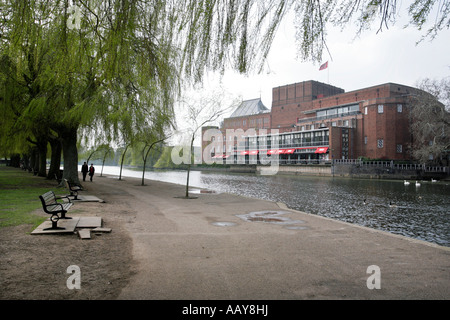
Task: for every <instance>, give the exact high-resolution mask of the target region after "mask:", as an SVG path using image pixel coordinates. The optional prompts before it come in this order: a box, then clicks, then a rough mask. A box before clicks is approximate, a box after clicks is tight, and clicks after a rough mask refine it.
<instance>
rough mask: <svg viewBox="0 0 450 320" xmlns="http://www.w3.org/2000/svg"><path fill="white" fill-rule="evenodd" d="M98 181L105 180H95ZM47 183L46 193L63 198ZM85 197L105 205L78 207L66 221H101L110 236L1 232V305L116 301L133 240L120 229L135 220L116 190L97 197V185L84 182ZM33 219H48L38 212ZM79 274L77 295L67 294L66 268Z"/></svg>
mask: <svg viewBox="0 0 450 320" xmlns="http://www.w3.org/2000/svg"><path fill="white" fill-rule="evenodd" d="M96 178H97V179H96V180H98V181H101V180H102V179H103V180H104V179H107V178H99V177H96ZM55 185H56V183H55V182H54V181H53V182H52V181H49V182H48V186H49V190H54V191H55V192H56V193H57V194H67V192H66V190H63V189H58V188H56V187H55ZM85 186H86V187H87V189H88V191H86V193H89V194H96V193H98V194H99V196H104V197H105V198H106V199H107V200H106V203H98V202H86V203H83V202H77V203H76V204H75V205H74V206H73V207H72V209H71V210H70V211H69V214H68V216H77V217H83V216H85V217H101V218H102V219H103V225H104V227H108V228H111V229H112V232H111V233H102V234H100V233H99V234H92V239H90V240H80V239H79V237H78V235H77V234H66V235H30V234H29V233H30V232H31V231H32V230H31V226H29V225H21V226H17V227H7V228H1V229H0V288H1V290H0V299H26V300H29V299H56V300H66V299H89V300H99V299H116V298H117V297H118V295H119V293H120V292H121V290H122V288H123V287H124V286H125V285H126V284H127V283H128V281H129V278H130V276H131V275H132V274H133V268H132V266H133V262H132V240H131V237H130V235H129V233H128V231H127V230H126V229H125V224H126V223H128V222H132V221H133V219H134V217H135V215H134V213H133V212H132V211H130V210H129V209H128V208H127V205H126V203H127V201H128V200H129V199H130V198H132V196H131V195H129V194H124V192H123V191H120V189H109V191H100V190H102V189H103V187H102V185H100V184H98V183H97V184H96V183H95V182H94V183H89V182H86V183H85ZM34 213H36V214H38V215H42V216H47V214H45V213H44V212H43V210H42V209H38V210H36V211H35V212H34ZM72 265H76V266H78V267H79V268H80V272H81V289H79V290H77V289H72V290H70V289H68V287H67V280H68V278H69V277H70V276H71V274H69V273H67V268H68V267H69V266H72Z"/></svg>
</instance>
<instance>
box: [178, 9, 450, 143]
mask: <svg viewBox="0 0 450 320" xmlns="http://www.w3.org/2000/svg"><path fill="white" fill-rule="evenodd" d="M405 9H406V7H405V6H404V7H403V8H400V13H399V15H402V14H403V13H402V12H404V11H405ZM408 19H409V17H407V16H405V15H404V14H403V16H399V17H398V18H397V22H396V24H395V25H394V26H389V28H388V29H386V28H384V29H383V31H382V32H378V33H377V29H378V28H377V27H378V22H375V24H374V27H373V28H372V29H371V30H367V31H365V32H364V33H362V34H361V36H360V37H359V38H356V39H355V36H356V31H355V30H356V29H354V28H352V26H351V25H349V26H347V27H346V28H345V29H344V30H343V31H342V30H341V29H340V28H331V27H330V26H328V27H327V33H328V35H327V45H328V48H329V51H330V54H331V56H330V54H328V52H326V51H325V52H324V53H323V59H322V61H321V62H320V63H319V62H318V63H313V62H302V61H301V60H300V59H297V49H296V43H295V27H294V25H293V19H292V15H290V16H287V17H286V18H285V20H284V21H283V23H282V24H281V25H280V27H279V29H278V31H277V34H276V36H275V40H274V42H273V44H272V47H271V51H270V53H269V57H268V61H267V64H266V70H265V72H263V73H261V74H259V75H258V74H252V75H249V76H242V75H238V74H237V73H235V72H231V71H227V72H226V73H225V75H224V77H223V78H222V87H223V89H224V90H226V91H227V93H228V95H230V96H231V97H241V99H242V100H250V99H255V98H259V97H261V99H262V102H263V103H264V105H265V106H266V107H267V108H269V109H271V107H272V88H274V87H278V86H283V85H287V84H293V83H296V82H302V81H308V80H316V81H319V82H323V83H329V84H331V85H334V86H336V87H339V88H342V89H344V90H345V91H346V92H349V91H353V90H358V89H363V88H367V87H371V86H376V85H380V84H384V83H388V82H392V83H398V84H403V85H408V86H413V87H414V86H416V85H417V83H418V82H419V81H420V80H422V79H425V78H431V79H442V78H444V77H449V76H450V30H448V29H445V30H443V31H440V33H439V35H438V36H437V37H436V38H435V39H434V40H432V41H430V39H425V40H424V41H422V42H420V43H419V44H416V43H417V42H418V41H419V40H420V39H421V38H422V36H423V35H424V34H425V31H418V30H416V29H415V28H414V27H409V28H403V26H405V24H406V23H407V22H408ZM424 29H425V30H426V29H427V28H424ZM326 61H328V68H327V69H325V70H322V71H319V67H320V65H321V64H322V63H324V62H326ZM204 86H205V88H204V90H202V91H203V94H204V92H205V91H208V88H217V87H218V78H215V77H214V76H211V75H210V76H209V78H206V79H205V82H204ZM232 111H233V110H231V111H230V112H229V114H231V112H232ZM176 113H177V118H179V119H178V120H177V122H178V127H179V129H181V130H183V127H186V126H187V127H189V124H188V123H187V122H186V121H185V116H184V115H183V112H182V111H181V112H180V110H178V112H176ZM229 114H228V115H226V116H229ZM213 125H219V123H214V124H213ZM199 141H200V139H196V144H199V143H200V142H199Z"/></svg>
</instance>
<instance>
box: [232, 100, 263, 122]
mask: <svg viewBox="0 0 450 320" xmlns="http://www.w3.org/2000/svg"><path fill="white" fill-rule="evenodd" d="M267 112H270V110H269V109H268V108H267V107H266V106H264V104H263V103H262V101H261V99H260V98H258V99H252V100H245V101H242V103H241V104H240V105H239V107H237V109H236V110H234V112H233V113H232V114H231V116H230V118H236V117H243V116H251V115H254V114H260V113H267Z"/></svg>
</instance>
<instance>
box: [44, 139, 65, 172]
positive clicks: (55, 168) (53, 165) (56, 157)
mask: <svg viewBox="0 0 450 320" xmlns="http://www.w3.org/2000/svg"><path fill="white" fill-rule="evenodd" d="M49 142H50V148H51V149H52V155H51V160H50V168H49V169H48V174H47V179H50V180H51V179H55V175H56V177H57V178H58V179H61V177H60V173H59V168H60V167H61V150H62V146H61V141H60V140H59V139H58V138H56V137H52V138H50V139H49Z"/></svg>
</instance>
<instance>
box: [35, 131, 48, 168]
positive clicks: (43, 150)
mask: <svg viewBox="0 0 450 320" xmlns="http://www.w3.org/2000/svg"><path fill="white" fill-rule="evenodd" d="M37 151H38V156H37V160H38V172H37V175H38V176H39V177H46V176H47V140H46V139H45V140H42V141H38V143H37Z"/></svg>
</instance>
